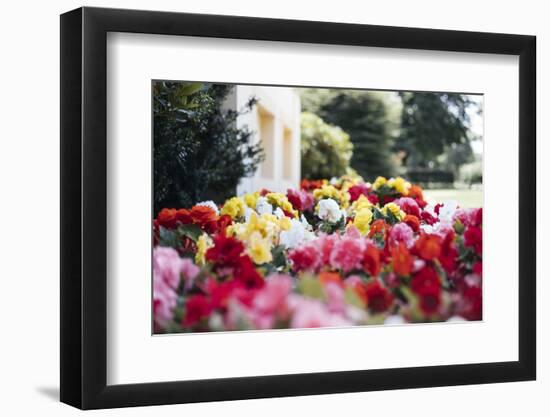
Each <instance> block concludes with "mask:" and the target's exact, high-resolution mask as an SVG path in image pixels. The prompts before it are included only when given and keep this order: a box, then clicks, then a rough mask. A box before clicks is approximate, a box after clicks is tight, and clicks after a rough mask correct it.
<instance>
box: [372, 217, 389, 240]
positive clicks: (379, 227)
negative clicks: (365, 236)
mask: <svg viewBox="0 0 550 417" xmlns="http://www.w3.org/2000/svg"><path fill="white" fill-rule="evenodd" d="M389 229H390V225H389V224H387V223H386V222H385V221H384V220H383V219H378V220H375V221H373V222H372V223H371V225H370V230H369V237H373V236H374V235H377V234H379V233H382V234H383V237H384V240H386V235H387V233H388V230H389Z"/></svg>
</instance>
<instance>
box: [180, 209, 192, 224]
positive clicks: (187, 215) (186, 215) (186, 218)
mask: <svg viewBox="0 0 550 417" xmlns="http://www.w3.org/2000/svg"><path fill="white" fill-rule="evenodd" d="M176 219H177V220H178V222H180V223H182V224H190V223H193V217H191V212H190V211H189V210H187V209H179V210H178V211H177V212H176Z"/></svg>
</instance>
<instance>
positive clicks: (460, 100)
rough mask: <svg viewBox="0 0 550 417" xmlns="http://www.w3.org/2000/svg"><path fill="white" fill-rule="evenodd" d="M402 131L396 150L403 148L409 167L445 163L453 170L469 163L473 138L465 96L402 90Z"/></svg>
mask: <svg viewBox="0 0 550 417" xmlns="http://www.w3.org/2000/svg"><path fill="white" fill-rule="evenodd" d="M400 97H401V99H402V102H403V108H402V112H401V132H400V134H399V137H398V139H397V142H396V146H395V149H396V150H399V151H403V152H404V154H405V158H404V162H405V164H406V165H407V167H409V168H415V167H420V168H425V167H428V166H430V167H431V166H433V165H434V164H437V162H438V161H437V157H438V156H441V155H444V157H443V158H440V161H443V162H448V163H449V164H450V166H449V168H450V169H451V170H452V171H454V172H455V173H456V172H457V171H458V168H459V166H460V165H461V164H463V163H466V162H470V161H471V158H472V149H471V146H470V141H471V140H472V139H473V137H472V135H471V133H470V129H469V125H470V118H469V116H468V112H467V109H468V107H469V106H471V105H473V104H474V103H473V101H471V100H470V99H469V98H468V96H466V95H463V94H453V93H428V92H402V93H400Z"/></svg>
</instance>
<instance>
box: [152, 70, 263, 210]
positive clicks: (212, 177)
mask: <svg viewBox="0 0 550 417" xmlns="http://www.w3.org/2000/svg"><path fill="white" fill-rule="evenodd" d="M232 88H233V87H232V86H230V85H224V84H203V83H184V82H167V81H157V82H154V83H153V135H154V142H153V148H154V149H153V175H154V177H153V178H154V210H155V213H158V211H159V210H160V209H162V208H164V207H189V206H191V205H193V204H195V203H197V202H199V201H201V200H204V199H214V200H215V201H217V202H221V201H223V200H225V199H226V198H227V197H229V196H230V195H232V194H234V193H235V189H236V186H237V184H238V182H239V180H240V179H241V178H242V177H245V176H248V175H252V174H253V173H254V172H255V171H256V168H257V167H258V165H259V163H260V162H261V160H262V158H263V151H262V149H261V147H260V145H259V144H252V140H251V139H252V135H253V133H252V132H251V131H250V130H249V129H248V128H246V127H245V128H238V127H237V125H236V119H237V116H238V115H239V114H241V113H242V112H247V111H250V110H251V109H252V107H253V106H254V105H255V100H254V99H251V100H250V101H249V102H248V104H247V105H246V107H245V108H244V109H242V110H240V111H237V110H232V109H229V110H227V109H224V108H223V103H224V101H225V99H226V97H227V96H228V94H229V93H230V92H231V89H232Z"/></svg>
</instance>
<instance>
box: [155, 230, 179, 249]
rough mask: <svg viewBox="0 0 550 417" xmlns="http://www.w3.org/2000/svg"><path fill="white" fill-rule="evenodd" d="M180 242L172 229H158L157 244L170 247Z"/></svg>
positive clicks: (174, 246)
mask: <svg viewBox="0 0 550 417" xmlns="http://www.w3.org/2000/svg"><path fill="white" fill-rule="evenodd" d="M179 244H180V240H179V239H178V234H177V233H176V232H175V231H173V230H169V229H166V228H164V227H162V226H161V227H160V229H159V246H169V247H172V248H177V247H178V246H179Z"/></svg>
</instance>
